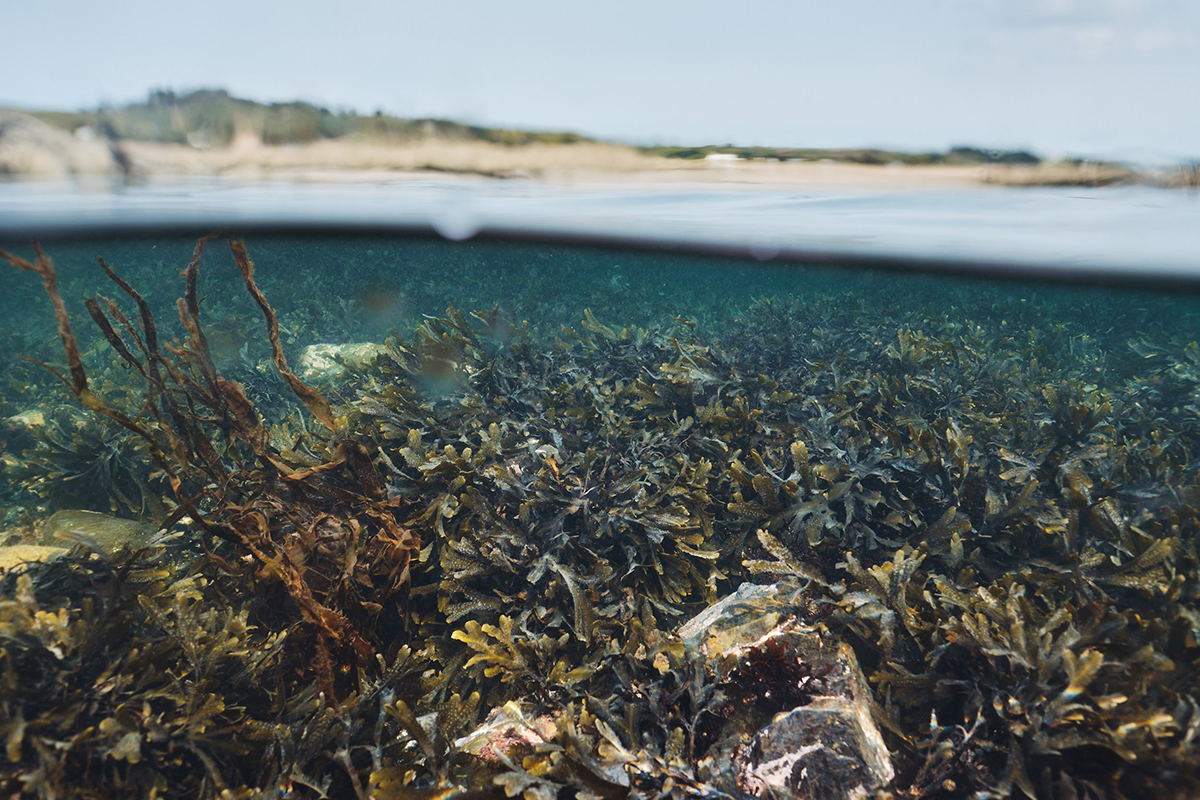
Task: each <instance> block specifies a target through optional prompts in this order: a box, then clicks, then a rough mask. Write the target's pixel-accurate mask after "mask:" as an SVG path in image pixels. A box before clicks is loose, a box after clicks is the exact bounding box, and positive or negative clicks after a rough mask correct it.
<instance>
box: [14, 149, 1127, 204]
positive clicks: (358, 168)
mask: <svg viewBox="0 0 1200 800" xmlns="http://www.w3.org/2000/svg"><path fill="white" fill-rule="evenodd" d="M87 144H91V145H98V144H99V143H87ZM120 150H121V154H122V156H123V157H124V158H125V159H126V160H127V166H128V170H129V174H130V176H131V177H133V178H163V177H176V176H178V177H215V178H228V179H231V180H284V181H289V180H290V181H301V182H315V183H354V182H370V181H379V180H397V179H404V178H422V177H428V176H429V175H430V174H431V173H434V174H440V175H463V176H470V177H483V178H493V179H514V178H515V179H529V180H540V181H545V182H550V183H599V184H605V183H612V184H621V185H633V184H686V185H688V186H690V187H696V188H700V187H705V186H711V187H713V188H722V187H724V188H731V187H733V186H738V187H743V188H747V187H760V188H764V189H797V190H803V189H805V188H812V189H826V190H858V191H867V190H882V191H906V190H930V189H949V188H971V187H979V188H985V187H1005V186H1107V185H1111V184H1116V183H1129V182H1135V181H1137V179H1138V176H1137V175H1136V173H1133V172H1131V171H1129V170H1125V169H1123V168H1119V167H1113V166H1108V165H1093V164H1086V163H1085V164H1080V165H1077V164H1036V165H1026V164H975V165H945V164H931V165H901V164H889V165H875V164H855V163H847V162H834V161H830V162H821V161H801V162H781V161H761V160H741V159H739V160H684V159H677V158H664V157H662V156H655V155H647V154H645V153H642V152H639V151H638V150H636V149H634V148H632V147H625V146H622V145H615V144H605V143H598V142H586V143H576V144H528V145H499V144H494V143H490V142H478V141H467V142H464V141H444V140H436V139H433V140H426V141H415V142H410V143H396V144H378V143H370V142H354V141H345V140H324V141H317V142H311V143H308V144H300V145H264V144H262V143H261V142H257V141H247V140H245V139H242V140H237V141H235V142H234V143H233V144H232V145H230V146H228V147H211V148H206V149H199V148H195V147H191V146H189V145H180V144H168V143H161V142H139V141H129V140H126V141H122V142H120ZM107 156H108V154H107V153H105V152H100V151H98V150H97V152H95V153H93V158H92V159H91V162H90V163H88V164H85V165H84V167H85V168H83V169H80V168H78V167H77V166H76V167H75V168H71V166H72V165H70V164H64V163H61V162H60V161H55V160H54V159H51V158H42V159H41V160H40V161H33V160H32V159H30V161H31V162H32V163H31V168H29V169H23V170H9V173H8V174H9V177H13V178H21V177H35V178H36V177H59V178H66V177H71V176H73V175H81V174H119V173H118V171H117V170H116V169H115V168H114V166H113V165H111V164H110V163H108V162H109V159H108V158H107ZM89 167H90V168H89Z"/></svg>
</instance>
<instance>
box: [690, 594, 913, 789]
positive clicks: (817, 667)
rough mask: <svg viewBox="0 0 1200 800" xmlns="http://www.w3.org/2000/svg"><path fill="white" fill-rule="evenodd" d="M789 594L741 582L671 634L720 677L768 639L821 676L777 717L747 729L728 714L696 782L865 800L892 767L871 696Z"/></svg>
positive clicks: (846, 650)
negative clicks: (806, 696)
mask: <svg viewBox="0 0 1200 800" xmlns="http://www.w3.org/2000/svg"><path fill="white" fill-rule="evenodd" d="M795 596H796V594H795V590H794V588H792V589H790V590H785V589H784V588H783V587H782V585H780V584H775V585H771V586H758V585H755V584H750V583H744V584H742V586H741V587H740V588H739V589H738V590H737V591H736V592H734V593H733V594H732V595H729V596H728V597H726V598H725V599H723V600H721V601H720V602H718V603H717V604H716V605H714V606H712V607H711V608H709V609H707V610H706V611H704V612H703V613H701V614H699V615H698V616H696V617H695V618H693V619H692V620H691V621H690V622H688V623H686V624H684V625H683V626H682V627H681V628H680V629H679V636H680V637H681V638H682V639H683V640H684V641H685V642H687V643H688V644H690V645H692V646H695V647H699V648H700V649H701V651H702V652H703V653H704V654H705V656H706V657H707V658H708V660H709V663H710V664H712V665H713V668H714V671H715V672H716V673H717V675H718V677H719V678H721V679H724V678H726V677H728V676H729V675H730V673H731V672H732V671H733V670H735V669H736V667H737V665H738V663H739V662H740V661H741V660H742V658H743V656H745V655H746V654H748V653H750V652H751V651H754V650H756V649H759V648H762V647H763V646H764V645H766V644H767V643H768V642H773V643H774V644H777V645H782V652H783V654H784V656H785V657H787V658H795V659H797V660H798V661H799V662H800V663H802V664H805V665H807V666H810V667H811V668H812V670H813V672H814V673H815V674H821V673H824V674H823V675H822V676H821V677H820V679H819V680H818V681H816V682H815V683H814V684H813V690H812V691H813V695H812V697H811V699H810V701H809V702H808V703H806V704H804V705H800V706H797V707H796V708H794V709H792V710H790V711H787V712H785V713H782V714H777V715H776V716H775V718H774V719H773V720H771V721H770V722H769V724H767V725H766V726H764V727H761V728H759V729H758V730H756V731H753V730H750V728H752V727H753V723H752V722H751V715H750V714H749V712H748V711H747V710H745V709H743V711H742V713H743V714H745V718H743V719H739V718H738V714H737V713H735V714H733V715H732V718H731V719H730V720H729V721H728V722H727V723H726V725H725V729H724V731H723V733H722V737H721V739H720V740H719V741H718V742H717V743H716V744H714V746H713V747H712V749H711V750H710V751H709V753H708V754H707V755H706V756H705V758H704V759H703V760H702V761H701V764H700V769H701V772H705V771H707V772H708V775H707V776H702V777H706V778H707V780H709V781H711V782H712V783H713V784H714V785H715V786H717V787H718V788H720V789H722V790H723V791H729V792H731V793H734V792H736V793H742V794H749V795H753V796H755V797H763V796H769V797H788V796H790V797H795V798H813V800H816V798H822V799H824V798H830V799H831V800H832V799H834V798H846V800H854V799H856V798H865V797H872V796H874V795H875V793H876V792H877V790H880V789H882V788H883V787H885V786H886V785H887V784H888V783H889V782H891V780H892V779H893V777H895V770H894V769H893V767H892V762H891V757H890V756H889V755H888V751H887V746H886V745H885V744H884V741H883V736H882V735H881V734H880V732H879V728H878V727H876V725H875V722H874V720H873V719H872V717H871V703H872V700H871V690H870V688H869V686H868V685H867V681H866V678H865V677H864V676H863V674H862V670H861V669H860V668H859V666H858V659H857V658H856V657H855V655H854V651H853V650H851V649H850V647H849V646H848V645H846V644H845V643H844V642H841V641H838V640H837V638H836V637H834V636H832V635H831V634H830V633H829V632H828V631H825V630H823V629H821V628H818V627H816V626H812V625H808V624H806V623H804V622H803V621H802V616H803V615H802V614H798V613H797V612H798V610H799V609H798V608H797V605H796V602H795V599H794V598H795ZM826 670H827V671H826ZM748 723H749V724H748Z"/></svg>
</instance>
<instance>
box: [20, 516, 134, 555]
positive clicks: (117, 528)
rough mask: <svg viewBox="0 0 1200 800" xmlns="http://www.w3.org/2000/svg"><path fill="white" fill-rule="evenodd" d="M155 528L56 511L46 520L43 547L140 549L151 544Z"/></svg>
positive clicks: (114, 519)
mask: <svg viewBox="0 0 1200 800" xmlns="http://www.w3.org/2000/svg"><path fill="white" fill-rule="evenodd" d="M154 532H155V526H153V525H147V524H145V523H142V522H138V521H137V520H132V519H120V518H119V517H110V516H109V515H108V514H101V513H99V512H97V511H74V510H72V511H56V512H55V513H54V514H52V515H51V516H50V519H48V520H46V526H45V528H43V530H42V544H45V545H62V544H66V545H67V546H68V547H70V546H71V545H74V544H86V545H88V546H89V547H98V548H99V549H101V550H103V551H104V552H106V553H112V552H114V551H116V550H118V549H120V547H121V546H122V545H125V544H129V545H130V546H132V547H139V546H142V545H145V544H148V543H149V542H150V538H151V537H152V536H153V535H154Z"/></svg>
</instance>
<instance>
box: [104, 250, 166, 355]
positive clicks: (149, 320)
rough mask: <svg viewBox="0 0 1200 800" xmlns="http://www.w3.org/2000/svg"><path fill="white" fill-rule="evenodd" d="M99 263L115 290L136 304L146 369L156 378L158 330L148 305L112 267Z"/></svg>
mask: <svg viewBox="0 0 1200 800" xmlns="http://www.w3.org/2000/svg"><path fill="white" fill-rule="evenodd" d="M99 261H100V269H102V270H104V274H105V275H107V276H108V279H109V280H111V281H112V282H113V283H115V284H116V285H117V288H119V289H120V290H121V291H122V292H124V293H125V294H127V295H129V297H130V298H132V299H133V302H135V303H137V307H138V313H140V314H141V315H142V332H143V336H145V345H144V347H145V352H146V357H147V364H146V368H147V369H148V370H149V371H150V374H151V376H153V377H154V378H157V377H158V361H159V359H160V356H159V355H158V328H157V326H156V325H155V324H154V315H153V314H152V313H150V304H149V303H147V302H146V299H145V298H144V297H142V295H141V294H140V293H139V292H138V291H137V290H136V289H134V288H133V287H132V286H130V285H129V283H128V282H127V281H126V280H125V279H124V278H122V277H121V276H120V275H118V274H117V273H116V272H115V271H113V269H112V267H110V266H108V264H107V263H106V262H105V261H104V259H103V258H101V259H99ZM140 343H141V342H140V340H139V344H140Z"/></svg>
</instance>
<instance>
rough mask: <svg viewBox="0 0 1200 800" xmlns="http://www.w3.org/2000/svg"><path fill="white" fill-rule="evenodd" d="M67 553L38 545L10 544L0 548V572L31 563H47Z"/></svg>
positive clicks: (57, 548) (64, 549)
mask: <svg viewBox="0 0 1200 800" xmlns="http://www.w3.org/2000/svg"><path fill="white" fill-rule="evenodd" d="M65 552H67V550H66V548H64V547H46V546H43V545H38V544H10V545H6V546H4V547H0V572H5V571H7V570H10V569H12V568H13V567H19V566H20V565H22V564H28V563H30V562H32V561H49V560H50V559H52V558H58V557H59V556H61V555H62V554H63V553H65Z"/></svg>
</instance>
